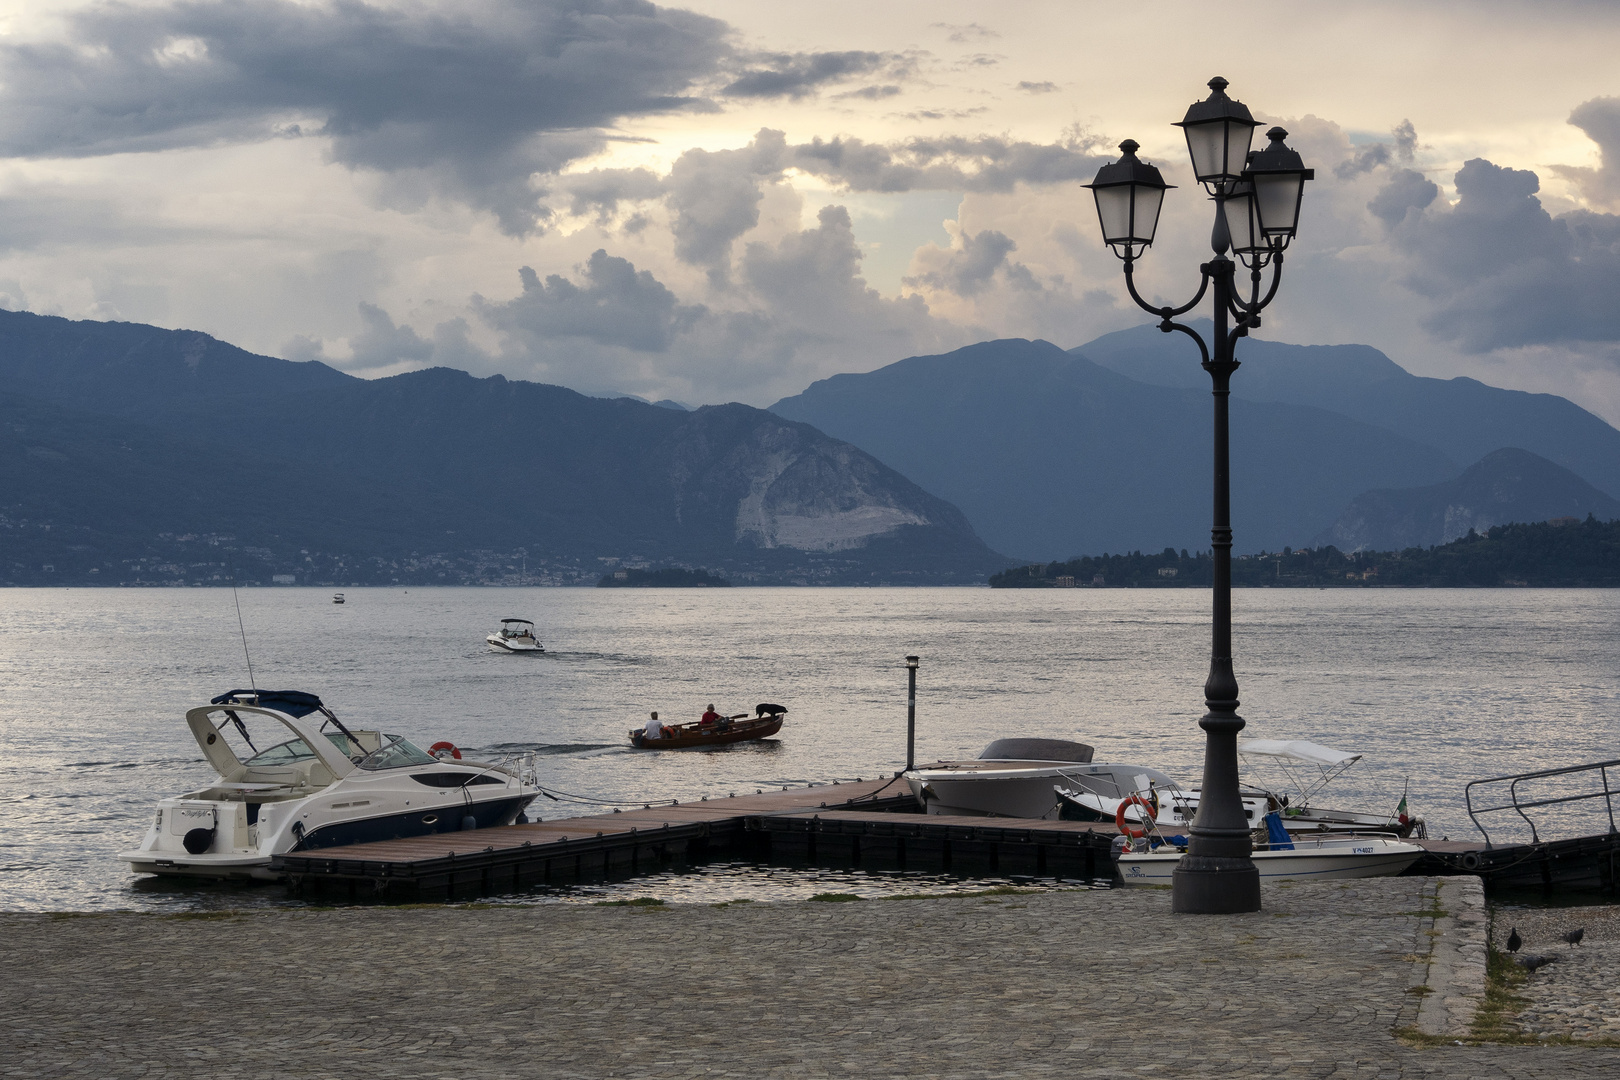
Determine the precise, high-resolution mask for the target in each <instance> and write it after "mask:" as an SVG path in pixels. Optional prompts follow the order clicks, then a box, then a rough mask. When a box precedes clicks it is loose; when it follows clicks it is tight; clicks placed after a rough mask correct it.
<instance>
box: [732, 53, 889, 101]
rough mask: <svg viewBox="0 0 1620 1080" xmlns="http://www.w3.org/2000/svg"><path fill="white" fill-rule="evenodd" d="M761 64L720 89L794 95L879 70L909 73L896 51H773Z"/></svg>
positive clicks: (741, 95)
mask: <svg viewBox="0 0 1620 1080" xmlns="http://www.w3.org/2000/svg"><path fill="white" fill-rule="evenodd" d="M760 64H761V66H758V67H755V68H751V69H750V70H748V71H745V72H743V73H742V74H741V75H739V76H738V77H737V79H736V80H735V81H734V82H732V83H731V85H729V86H727V87H726V88H725V90H724V91H722V93H724V94H725V96H727V97H735V98H789V99H798V98H802V97H806V96H808V95H810V94H814V93H816V92H817V91H819V90H820V89H822V88H823V87H825V86H828V85H832V84H835V83H841V82H847V81H849V80H850V79H855V78H859V77H861V76H863V75H870V74H873V73H874V72H879V71H882V72H884V73H885V74H887V75H888V76H889V77H890V78H900V77H903V76H904V75H906V74H907V73H909V69H910V67H911V61H910V60H909V59H907V58H906V57H903V56H901V55H900V54H898V53H878V52H860V51H851V52H820V53H773V54H769V55H766V56H762V57H760Z"/></svg>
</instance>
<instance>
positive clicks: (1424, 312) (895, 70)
mask: <svg viewBox="0 0 1620 1080" xmlns="http://www.w3.org/2000/svg"><path fill="white" fill-rule="evenodd" d="M1617 55H1620V5H1616V4H1612V3H1607V2H1604V3H1597V2H1592V3H1575V2H1564V3H1559V2H1546V3H1538V4H1534V5H1530V4H1522V3H1501V2H1491V0H1472V2H1454V3H1448V2H1430V3H1414V2H1411V0H1407V2H1402V3H1356V2H1353V0H1344V2H1338V3H1318V2H1313V0H1303V2H1302V0H1290V2H1277V0H1253V2H1250V3H1247V4H1244V5H1242V6H1241V7H1239V8H1233V7H1232V6H1231V5H1216V4H1209V3H1202V4H1192V3H1182V2H1176V0H1161V2H1159V3H1156V4H1152V5H1142V4H1124V3H1114V4H1102V3H1090V2H1085V0H1061V2H1059V0H1051V2H1046V0H1039V2H1037V0H1002V2H1001V3H998V4H985V3H982V2H979V3H966V2H953V0H927V2H920V0H884V2H882V3H872V2H871V0H862V2H858V3H857V2H853V0H801V2H798V3H792V4H788V3H760V2H758V0H692V2H689V3H686V4H682V5H675V6H655V5H652V4H648V3H643V2H640V0H454V2H433V0H406V2H389V0H335V2H325V0H322V2H293V0H254V2H251V3H244V2H237V0H156V2H135V3H120V4H109V3H77V4H76V3H72V2H66V3H63V2H58V3H51V4H39V3H23V2H16V0H0V307H5V308H10V309H13V310H27V311H34V312H39V313H42V314H51V315H61V316H65V317H68V318H76V319H121V320H130V321H135V322H144V323H152V324H156V325H159V326H165V327H173V328H186V329H194V330H201V331H204V332H206V333H209V334H212V335H214V336H215V337H218V338H221V339H223V340H226V341H230V342H232V343H234V344H237V345H240V346H242V347H243V348H247V349H250V350H252V351H255V352H261V353H266V354H270V355H275V356H282V357H287V358H289V359H297V360H308V359H319V360H323V361H325V362H326V363H329V364H332V365H333V366H335V367H338V368H340V369H342V370H345V371H349V372H352V373H354V374H356V375H361V376H365V377H378V376H385V375H391V374H396V373H399V372H402V371H407V370H412V369H416V368H422V367H429V366H435V365H447V366H452V367H458V368H464V369H466V370H469V371H472V372H474V373H475V374H479V375H491V374H496V373H499V374H503V375H505V376H507V377H509V378H518V379H531V380H535V381H541V382H550V383H558V384H561V385H564V386H569V387H573V388H574V389H577V390H581V391H584V392H587V393H593V394H621V393H622V394H635V395H638V396H641V397H644V398H647V399H648V400H659V399H666V398H667V399H673V400H677V401H681V402H684V403H687V404H691V405H700V404H706V403H718V402H724V401H743V402H747V403H749V404H753V405H761V406H764V405H769V404H770V403H771V402H773V401H775V400H777V399H778V398H780V397H783V396H786V395H789V394H793V393H797V392H799V391H800V390H802V389H804V388H805V387H806V386H807V385H809V384H810V383H811V382H813V381H815V380H816V379H820V378H825V377H827V376H829V375H832V374H836V373H839V372H846V371H868V370H872V369H874V368H877V367H881V366H883V365H885V364H888V363H891V362H893V361H895V360H898V359H901V358H903V357H906V356H910V355H916V354H924V353H934V352H943V351H947V350H949V349H953V348H956V347H959V346H962V345H966V344H970V343H972V342H975V341H981V340H985V339H987V338H994V337H1030V338H1035V337H1038V338H1045V339H1047V340H1049V341H1053V342H1055V343H1056V344H1058V345H1060V346H1063V347H1065V348H1069V347H1072V346H1075V345H1079V344H1081V343H1083V342H1085V341H1087V340H1089V339H1091V338H1093V337H1096V336H1098V335H1100V334H1103V333H1107V332H1110V331H1113V330H1118V329H1122V328H1125V327H1129V326H1133V325H1138V324H1140V323H1143V322H1146V321H1148V317H1147V316H1145V315H1144V314H1142V313H1141V312H1140V311H1138V310H1137V309H1136V308H1135V307H1134V306H1133V305H1132V304H1131V303H1130V301H1129V299H1128V297H1127V296H1126V294H1125V291H1124V287H1123V281H1122V278H1121V274H1120V271H1119V264H1118V262H1117V261H1116V260H1115V259H1114V258H1113V256H1112V255H1111V254H1110V253H1109V252H1108V250H1107V249H1106V248H1105V247H1104V245H1103V244H1102V242H1101V239H1100V236H1099V233H1098V229H1097V224H1096V214H1095V211H1094V209H1093V206H1092V202H1091V198H1090V193H1089V192H1088V191H1086V190H1085V189H1084V188H1082V187H1081V186H1080V185H1081V184H1083V183H1084V182H1085V181H1087V180H1089V179H1090V178H1091V177H1092V176H1093V175H1094V174H1095V172H1096V170H1097V168H1098V167H1099V166H1100V165H1101V164H1103V163H1104V162H1106V161H1109V160H1112V159H1113V158H1114V157H1115V156H1117V150H1116V149H1115V147H1116V146H1117V144H1118V143H1119V142H1120V141H1121V140H1123V139H1125V138H1132V139H1135V140H1136V141H1137V142H1139V143H1140V144H1141V146H1142V150H1141V151H1140V154H1141V156H1142V157H1144V158H1145V159H1147V160H1150V161H1152V162H1154V163H1155V164H1157V165H1159V166H1160V167H1161V168H1162V169H1163V170H1164V173H1165V177H1166V179H1167V180H1168V181H1169V182H1170V183H1172V184H1176V185H1178V186H1177V188H1176V189H1175V190H1173V191H1171V192H1169V193H1168V196H1167V200H1166V208H1165V211H1164V215H1163V218H1162V220H1161V223H1160V226H1159V234H1158V239H1157V241H1156V243H1155V244H1154V247H1153V249H1152V250H1151V251H1150V252H1149V253H1148V254H1147V256H1146V257H1145V258H1144V259H1143V261H1142V262H1141V264H1140V266H1139V270H1138V274H1137V280H1138V283H1139V285H1140V286H1141V288H1142V289H1143V291H1144V292H1145V293H1147V294H1148V295H1150V296H1152V297H1154V298H1155V299H1156V300H1157V301H1159V302H1163V303H1179V302H1181V301H1182V300H1183V299H1185V298H1188V297H1190V295H1191V293H1192V291H1193V290H1194V289H1195V288H1196V285H1197V275H1198V271H1197V267H1198V264H1199V262H1200V261H1202V260H1203V259H1206V258H1207V257H1208V254H1209V247H1208V237H1209V227H1210V223H1211V220H1212V206H1211V204H1210V203H1209V202H1208V200H1207V199H1206V198H1205V196H1204V195H1203V193H1202V192H1201V191H1200V190H1199V189H1198V187H1197V186H1196V184H1194V183H1193V181H1192V178H1191V176H1190V173H1189V170H1188V167H1187V156H1186V147H1185V143H1184V142H1183V141H1182V138H1181V135H1180V131H1179V129H1177V128H1175V127H1174V126H1172V124H1173V122H1174V121H1176V120H1179V119H1180V118H1181V117H1182V115H1183V114H1184V113H1185V111H1186V109H1187V106H1188V105H1189V104H1191V103H1192V102H1193V101H1194V100H1197V99H1199V98H1202V97H1204V96H1205V95H1206V94H1207V93H1208V90H1207V89H1206V88H1205V84H1206V83H1207V81H1208V80H1209V79H1210V78H1211V77H1212V76H1216V75H1220V76H1223V77H1225V78H1226V79H1228V80H1229V81H1230V84H1231V85H1230V87H1229V90H1228V92H1229V93H1230V94H1231V96H1233V97H1235V98H1237V99H1238V100H1241V101H1243V102H1244V103H1245V104H1247V105H1248V106H1249V107H1250V108H1251V109H1252V110H1253V112H1254V114H1255V116H1256V117H1257V118H1259V119H1261V120H1262V121H1264V122H1265V124H1266V126H1270V125H1272V124H1279V125H1281V126H1283V127H1284V128H1286V129H1287V130H1288V131H1289V133H1290V134H1289V138H1288V142H1289V144H1290V145H1291V146H1293V147H1294V148H1295V149H1297V150H1298V151H1300V152H1301V153H1302V154H1303V155H1304V157H1305V159H1306V161H1307V164H1309V165H1311V166H1313V167H1314V168H1315V169H1316V179H1315V181H1314V182H1313V183H1312V184H1311V185H1309V187H1308V189H1307V193H1306V199H1305V206H1304V211H1303V216H1302V221H1301V227H1300V235H1299V237H1298V239H1297V240H1296V241H1295V243H1294V246H1293V247H1292V248H1290V250H1289V255H1288V259H1287V263H1286V272H1285V274H1284V279H1283V283H1282V287H1281V289H1280V291H1279V294H1278V299H1277V301H1276V302H1275V303H1274V304H1273V305H1272V306H1271V308H1269V309H1268V311H1267V314H1266V318H1265V326H1264V329H1263V331H1262V332H1261V334H1262V335H1263V336H1265V337H1269V338H1272V339H1275V340H1281V341H1290V342H1296V343H1301V344H1337V343H1345V342H1363V343H1366V344H1370V345H1373V346H1376V347H1377V348H1380V349H1382V350H1383V351H1385V352H1386V353H1388V354H1389V355H1390V357H1391V358H1392V359H1394V360H1395V361H1396V362H1397V363H1399V364H1401V365H1402V366H1403V367H1405V368H1407V369H1408V370H1409V371H1412V372H1414V373H1416V374H1419V375H1428V376H1435V377H1441V378H1451V377H1455V376H1469V377H1473V378H1477V379H1479V380H1481V381H1483V382H1487V383H1490V384H1492V385H1496V386H1505V387H1511V388H1514V389H1522V390H1530V391H1537V392H1547V393H1555V394H1561V395H1563V396H1566V397H1569V398H1571V399H1572V400H1574V401H1576V402H1578V403H1579V404H1581V405H1583V406H1585V407H1586V408H1588V409H1590V410H1592V411H1593V412H1595V413H1597V414H1598V415H1600V416H1603V417H1604V418H1605V419H1607V420H1608V421H1609V422H1610V423H1615V424H1620V64H1616V63H1615V60H1614V57H1615V56H1617ZM1239 358H1240V359H1241V352H1240V357H1239ZM1192 362H1195V358H1193V357H1189V363H1192ZM1241 378H1242V376H1241V373H1240V374H1239V375H1238V379H1239V380H1241ZM1238 392H1239V393H1241V387H1238Z"/></svg>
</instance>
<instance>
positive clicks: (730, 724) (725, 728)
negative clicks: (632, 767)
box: [630, 705, 787, 750]
mask: <svg viewBox="0 0 1620 1080" xmlns="http://www.w3.org/2000/svg"><path fill="white" fill-rule="evenodd" d="M773 710H774V711H773ZM754 713H755V715H753V716H749V715H748V714H747V713H738V714H737V715H736V716H722V717H721V718H720V720H719V722H718V723H715V724H711V725H709V726H707V727H705V726H704V725H703V724H702V723H699V722H693V723H690V724H665V725H663V735H662V736H660V737H658V738H653V737H650V736H649V735H648V734H647V729H646V728H644V727H640V728H636V729H634V730H632V731H631V732H630V745H631V746H634V747H635V748H636V749H637V750H695V749H697V748H698V747H701V746H724V745H726V744H727V743H739V742H753V741H755V740H758V739H767V738H769V737H771V736H772V735H775V734H776V733H777V732H778V731H781V730H782V718H783V717H785V716H786V715H787V710H786V709H784V708H782V706H780V705H760V706H758V707H757V708H756V709H755V710H754Z"/></svg>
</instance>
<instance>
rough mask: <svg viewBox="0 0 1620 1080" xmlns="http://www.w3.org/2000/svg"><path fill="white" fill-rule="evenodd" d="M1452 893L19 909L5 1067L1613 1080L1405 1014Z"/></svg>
mask: <svg viewBox="0 0 1620 1080" xmlns="http://www.w3.org/2000/svg"><path fill="white" fill-rule="evenodd" d="M1436 887H1437V885H1436V882H1435V881H1434V880H1431V879H1422V878H1393V879H1392V878H1380V879H1372V880H1368V881H1353V882H1320V883H1313V884H1308V885H1307V884H1299V885H1295V886H1293V887H1289V886H1288V885H1286V884H1282V885H1275V886H1267V887H1266V890H1265V910H1264V911H1263V912H1260V913H1258V914H1254V915H1242V916H1224V917H1221V916H1215V917H1212V916H1173V915H1171V914H1170V897H1169V894H1168V892H1165V891H1160V890H1129V891H1127V890H1119V891H1115V892H1053V893H1044V894H1034V895H1016V896H989V897H986V896H979V897H961V896H958V897H953V898H948V899H912V900H868V901H859V902H854V903H842V904H835V903H816V902H802V901H801V902H787V903H773V904H732V905H729V906H724V907H711V906H707V905H683V906H678V907H670V908H665V909H659V908H628V907H579V908H574V907H563V906H545V907H457V908H406V909H402V908H369V909H368V908H347V909H327V910H315V911H310V910H301V911H284V912H267V913H256V914H250V915H225V916H223V917H196V916H192V917H186V916H150V915H106V916H78V917H64V916H60V915H58V916H52V915H5V916H0V971H3V972H4V973H5V976H4V979H3V980H0V1009H3V1012H0V1015H4V1016H5V1017H6V1019H7V1021H8V1025H9V1028H10V1030H9V1032H8V1037H7V1039H6V1045H5V1051H4V1053H0V1076H3V1077H30V1078H32V1077H77V1076H94V1077H136V1076H138V1077H210V1078H212V1077H237V1076H241V1077H266V1076H276V1077H292V1078H304V1077H334V1078H339V1077H340V1078H343V1080H351V1078H356V1077H373V1076H377V1077H394V1076H398V1077H413V1078H414V1077H438V1076H443V1077H456V1078H483V1077H491V1078H495V1077H525V1078H528V1077H547V1078H551V1077H558V1078H571V1077H592V1078H595V1077H660V1078H662V1077H682V1078H684V1077H708V1076H735V1077H748V1078H795V1080H796V1078H801V1077H833V1076H838V1077H841V1076H858V1077H884V1078H886V1077H940V1078H957V1077H962V1078H967V1077H972V1078H980V1077H1020V1078H1023V1077H1064V1078H1070V1077H1117V1076H1126V1075H1132V1076H1134V1075H1153V1076H1165V1077H1171V1078H1175V1080H1181V1078H1195V1077H1216V1076H1221V1077H1229V1076H1241V1077H1268V1076H1289V1077H1293V1076H1300V1077H1333V1078H1346V1077H1358V1078H1359V1077H1369V1078H1371V1077H1378V1078H1383V1077H1448V1078H1449V1077H1456V1078H1464V1077H1558V1078H1560V1080H1569V1078H1584V1077H1599V1076H1605V1077H1612V1076H1615V1075H1620V1050H1616V1049H1611V1048H1605V1047H1597V1048H1594V1047H1581V1046H1562V1045H1560V1046H1463V1045H1455V1044H1452V1043H1450V1042H1448V1043H1446V1044H1444V1045H1439V1046H1435V1045H1432V1044H1424V1043H1422V1042H1421V1040H1419V1041H1413V1042H1407V1041H1403V1040H1402V1039H1400V1038H1398V1037H1397V1036H1396V1034H1395V1032H1396V1030H1397V1029H1403V1028H1408V1027H1410V1026H1412V1025H1414V1024H1415V1023H1416V1020H1417V1014H1418V1011H1419V1002H1420V1000H1422V999H1423V998H1424V995H1421V994H1417V993H1412V992H1410V991H1411V990H1412V988H1413V987H1414V986H1416V985H1419V984H1421V983H1422V982H1423V980H1424V978H1425V977H1426V973H1427V972H1429V970H1430V965H1429V963H1428V956H1429V950H1430V945H1431V943H1432V942H1433V941H1434V940H1435V939H1434V938H1433V937H1432V936H1431V931H1432V929H1433V927H1434V925H1435V922H1434V920H1433V918H1432V917H1431V915H1432V910H1433V897H1434V893H1435V889H1436ZM1438 887H1439V889H1440V904H1441V905H1442V906H1444V905H1445V904H1447V903H1448V902H1451V901H1449V900H1448V891H1447V890H1448V888H1449V886H1448V885H1447V884H1446V883H1444V882H1442V883H1440V884H1439V886H1438ZM1459 895H1460V894H1459ZM1459 967H1461V968H1466V967H1467V965H1466V964H1459Z"/></svg>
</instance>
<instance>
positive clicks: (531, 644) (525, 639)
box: [484, 619, 546, 653]
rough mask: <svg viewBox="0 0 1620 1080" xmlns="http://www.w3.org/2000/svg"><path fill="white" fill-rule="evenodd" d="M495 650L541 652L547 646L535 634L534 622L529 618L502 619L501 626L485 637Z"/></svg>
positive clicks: (485, 641)
mask: <svg viewBox="0 0 1620 1080" xmlns="http://www.w3.org/2000/svg"><path fill="white" fill-rule="evenodd" d="M484 643H485V644H487V645H488V646H489V647H490V649H492V650H493V651H495V652H513V653H516V652H539V653H543V652H545V651H546V649H545V646H544V645H541V644H540V640H539V639H538V638H536V637H535V636H534V623H532V622H530V621H529V620H528V619H502V620H501V628H500V629H499V630H497V631H495V632H494V633H493V634H491V635H489V636H488V637H486V638H485V639H484Z"/></svg>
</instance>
